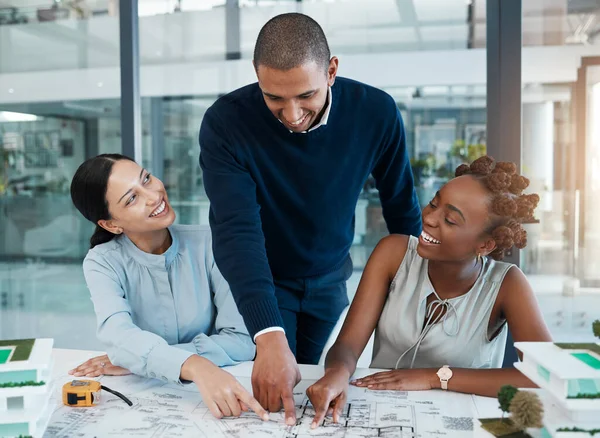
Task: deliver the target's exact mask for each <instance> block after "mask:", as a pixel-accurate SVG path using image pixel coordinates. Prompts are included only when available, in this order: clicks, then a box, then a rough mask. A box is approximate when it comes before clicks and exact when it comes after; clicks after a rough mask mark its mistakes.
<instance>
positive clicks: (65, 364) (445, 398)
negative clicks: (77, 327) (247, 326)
mask: <svg viewBox="0 0 600 438" xmlns="http://www.w3.org/2000/svg"><path fill="white" fill-rule="evenodd" d="M100 354H102V353H100V352H97V351H83V350H63V349H55V350H54V351H53V359H54V371H53V378H54V379H55V383H56V385H55V387H54V389H53V391H54V392H55V396H56V397H58V396H59V394H60V393H61V390H62V385H63V384H64V383H65V382H66V381H68V380H69V379H68V378H67V372H68V370H70V369H72V368H74V367H76V366H77V365H79V364H80V363H82V362H84V361H86V360H87V359H89V358H91V357H94V356H97V355H100ZM226 370H227V371H228V372H230V373H231V374H232V375H234V376H235V377H237V378H239V379H241V380H240V381H245V383H244V384H245V386H248V382H249V377H250V376H251V373H252V362H246V363H243V364H240V365H237V366H234V367H228V368H226ZM300 371H301V373H302V377H303V379H306V380H315V379H318V378H320V377H321V376H322V375H323V368H322V367H321V366H317V365H300ZM375 371H377V370H373V369H359V370H357V372H356V373H355V376H356V377H362V376H366V375H368V374H372V373H373V372H375ZM119 379H121V380H120V382H121V385H120V386H119ZM123 379H126V378H125V377H104V379H103V383H104V384H106V385H108V386H111V387H113V389H117V390H119V391H121V392H123V393H124V394H126V395H127V392H128V391H127V387H126V385H123V383H122V382H126V381H127V380H123ZM149 382H152V381H149ZM301 385H302V383H301V384H300V386H301ZM132 390H133V389H132ZM188 390H189V391H194V390H195V388H194V387H193V385H189V386H188ZM412 394H415V393H412ZM418 396H419V397H421V398H423V400H432V401H437V402H440V403H446V405H447V406H456V405H457V404H464V406H465V407H466V408H467V406H468V409H470V411H471V415H472V416H473V417H474V418H486V417H497V416H500V415H501V412H500V411H499V409H498V402H497V400H495V399H493V398H486V397H478V396H470V395H465V394H456V393H451V392H444V391H441V390H435V391H424V392H421V393H420V394H419V395H418ZM107 397H112V396H111V395H108V396H107ZM199 397H200V396H199V394H198V398H199ZM104 400H106V399H104ZM56 403H57V411H55V415H53V417H52V419H51V420H50V424H49V426H48V430H50V431H52V430H56V427H57V426H58V422H59V421H60V420H61V419H60V418H59V417H60V415H59V414H57V412H58V409H59V408H60V409H62V412H63V414H64V412H65V409H69V410H73V411H72V412H74V413H75V412H77V410H78V409H80V408H66V407H61V406H62V404H60V398H57V399H56ZM123 405H124V404H123ZM117 406H119V407H121V409H126V406H125V407H122V406H121V405H117ZM90 409H96V408H90ZM117 414H119V412H118V411H116V410H115V417H114V420H115V422H119V421H122V420H123V419H124V418H130V417H128V416H127V415H128V414H127V415H124V414H123V412H122V411H121V415H120V416H119V415H117ZM105 415H112V411H110V412H108V413H107V414H105ZM62 421H63V422H64V419H63V420H62ZM474 425H475V431H474V433H473V434H471V435H470V436H481V437H491V435H489V434H488V433H487V432H485V431H484V430H482V429H480V427H479V422H478V421H474ZM53 426H54V429H53ZM125 426H126V425H125V424H124V425H123V427H125ZM249 427H251V426H249ZM129 435H131V433H130V432H129V433H127V432H125V431H124V433H123V435H122V436H129ZM241 435H242V436H244V435H245V434H243V433H242V434H241ZM47 436H56V435H54V434H50V435H49V434H47ZM58 436H63V435H58ZM64 436H67V435H64ZM97 436H102V435H101V434H99V435H97ZM112 436H115V435H112ZM119 436H120V435H119ZM161 436H169V435H168V433H167V434H165V435H161Z"/></svg>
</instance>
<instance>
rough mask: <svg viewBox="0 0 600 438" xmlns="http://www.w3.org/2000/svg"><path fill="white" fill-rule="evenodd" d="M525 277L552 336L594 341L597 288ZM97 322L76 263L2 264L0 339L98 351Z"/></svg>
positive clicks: (599, 307)
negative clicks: (568, 292)
mask: <svg viewBox="0 0 600 438" xmlns="http://www.w3.org/2000/svg"><path fill="white" fill-rule="evenodd" d="M529 280H530V282H531V284H532V286H533V289H534V290H535V291H536V294H537V296H538V300H539V302H540V306H541V308H542V312H543V314H544V318H545V319H546V322H547V323H548V325H549V327H550V330H551V332H552V334H553V336H554V337H555V339H557V340H571V341H592V340H593V337H592V336H591V330H589V326H590V325H591V322H590V321H591V320H593V319H595V318H600V291H592V293H588V294H587V295H586V296H583V295H578V296H574V297H573V296H571V297H568V296H565V295H564V293H563V289H564V284H565V282H566V281H567V280H568V279H567V278H566V277H560V276H548V275H538V276H530V277H529ZM359 281H360V272H358V271H355V272H354V274H353V275H352V277H351V278H350V279H349V281H348V295H349V298H350V300H352V298H353V297H354V294H355V292H356V289H357V287H358V283H359ZM344 316H345V314H344V315H343V316H342V318H341V319H340V322H339V323H338V325H337V327H336V329H335V330H334V333H332V336H331V337H330V340H329V343H328V346H329V345H331V344H332V343H333V341H334V340H335V337H336V335H337V333H338V332H339V330H340V328H341V325H342V322H343V317H344ZM95 324H96V320H95V316H94V309H93V305H92V302H91V300H90V298H89V294H88V291H87V288H86V286H85V282H84V278H83V273H82V270H81V265H80V264H55V265H49V264H44V263H35V262H31V263H0V339H11V338H26V337H51V338H54V340H55V345H56V347H59V348H80V349H86V350H96V349H97V350H102V345H101V344H100V343H99V342H98V341H97V339H96V336H95ZM371 351H372V341H371V342H370V343H369V345H368V346H367V350H366V351H365V353H364V354H363V356H362V357H361V362H360V365H361V366H368V365H369V361H370V355H371Z"/></svg>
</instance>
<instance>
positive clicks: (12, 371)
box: [0, 339, 54, 437]
mask: <svg viewBox="0 0 600 438" xmlns="http://www.w3.org/2000/svg"><path fill="white" fill-rule="evenodd" d="M53 343H54V341H53V340H52V339H20V340H8V341H4V340H2V341H0V437H19V436H31V437H41V436H42V435H43V434H44V430H45V429H46V426H47V425H48V421H49V420H50V415H51V413H52V412H51V411H52V410H51V407H50V406H49V403H48V401H49V398H50V382H49V381H50V375H51V372H52V367H51V356H52V345H53Z"/></svg>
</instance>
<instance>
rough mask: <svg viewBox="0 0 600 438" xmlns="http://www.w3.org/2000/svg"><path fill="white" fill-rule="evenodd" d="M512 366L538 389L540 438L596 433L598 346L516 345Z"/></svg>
mask: <svg viewBox="0 0 600 438" xmlns="http://www.w3.org/2000/svg"><path fill="white" fill-rule="evenodd" d="M515 347H516V348H517V349H518V350H519V351H521V352H522V353H523V361H522V362H518V363H516V364H515V367H516V368H517V369H518V370H520V371H521V372H522V373H523V374H525V375H526V376H527V377H528V378H529V379H530V380H531V381H533V382H534V383H535V384H536V385H538V386H539V387H540V388H541V390H542V391H541V392H542V393H543V394H542V398H543V399H544V407H545V413H544V421H543V423H544V428H543V429H542V431H541V432H542V437H544V438H549V437H556V438H586V437H588V436H594V435H595V434H600V344H593V343H592V344H554V343H552V342H517V343H515Z"/></svg>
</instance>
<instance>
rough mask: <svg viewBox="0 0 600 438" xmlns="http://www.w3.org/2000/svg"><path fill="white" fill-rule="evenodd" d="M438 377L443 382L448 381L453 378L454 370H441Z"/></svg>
mask: <svg viewBox="0 0 600 438" xmlns="http://www.w3.org/2000/svg"><path fill="white" fill-rule="evenodd" d="M437 375H438V377H439V378H440V379H442V380H448V379H449V378H450V377H452V370H451V369H450V368H441V369H440V370H439V371H438V372H437Z"/></svg>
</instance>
